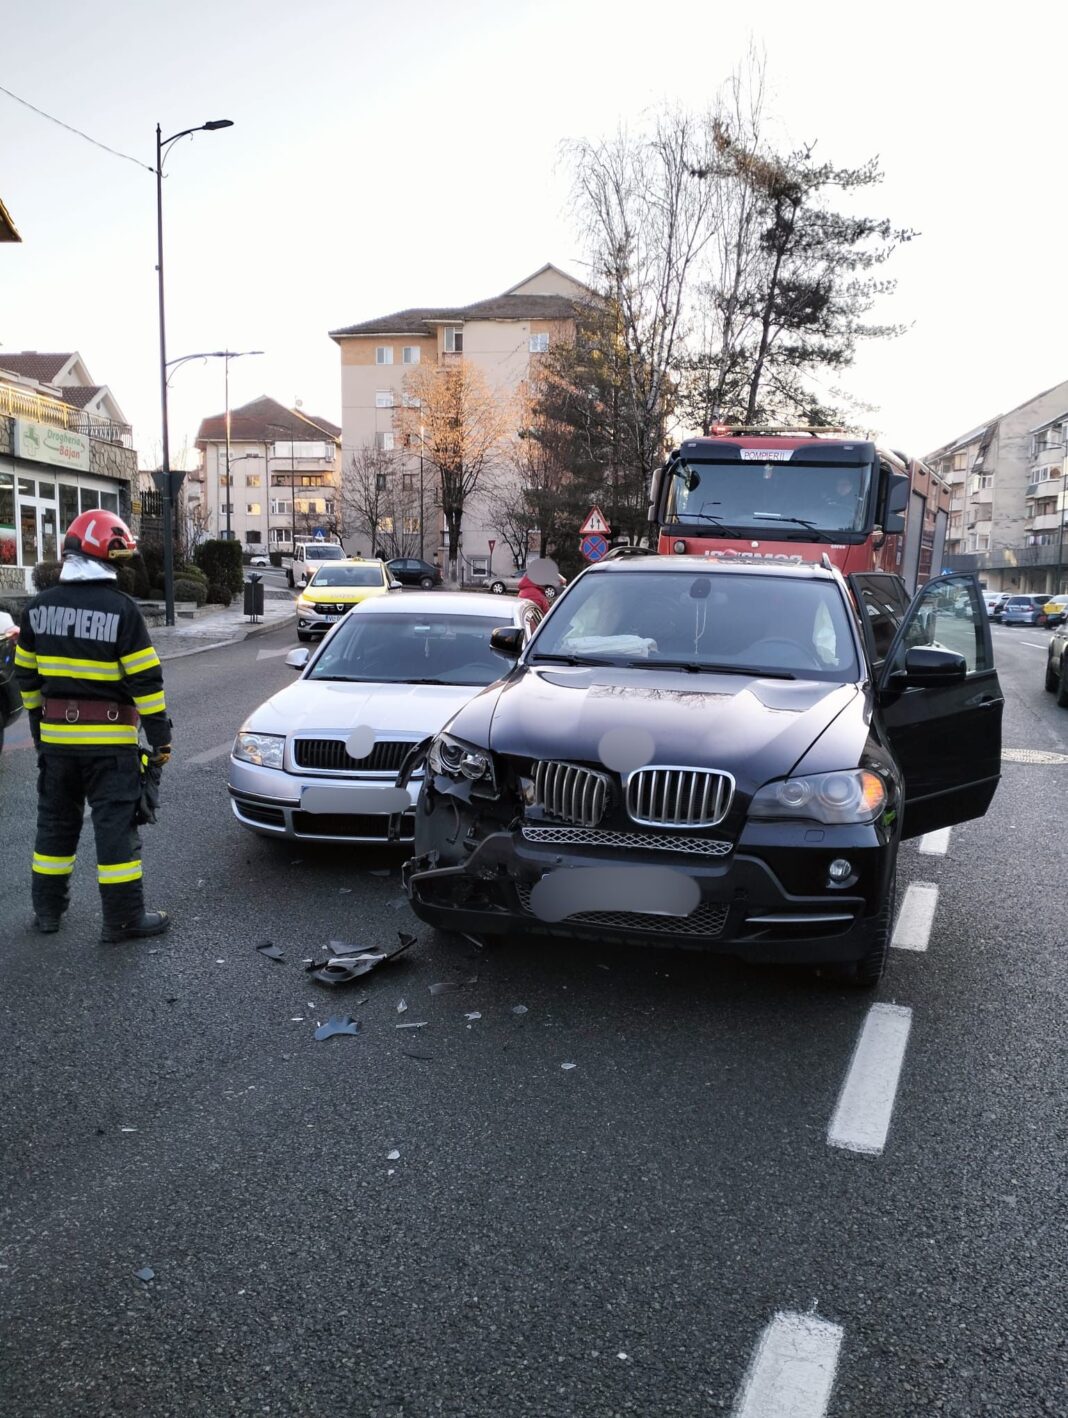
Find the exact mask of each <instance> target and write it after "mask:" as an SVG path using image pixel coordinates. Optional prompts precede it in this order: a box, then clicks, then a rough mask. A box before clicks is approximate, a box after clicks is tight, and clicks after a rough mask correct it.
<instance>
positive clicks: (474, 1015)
mask: <svg viewBox="0 0 1068 1418" xmlns="http://www.w3.org/2000/svg"><path fill="white" fill-rule="evenodd" d="M464 1018H465V1019H481V1018H482V1016H481V1014H479V1012H478V1010H477V1009H474V1010H472V1011H471V1013H470V1014H465V1015H464Z"/></svg>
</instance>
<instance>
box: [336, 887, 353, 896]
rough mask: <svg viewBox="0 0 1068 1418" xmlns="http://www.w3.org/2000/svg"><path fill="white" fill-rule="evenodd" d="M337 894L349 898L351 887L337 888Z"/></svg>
mask: <svg viewBox="0 0 1068 1418" xmlns="http://www.w3.org/2000/svg"><path fill="white" fill-rule="evenodd" d="M337 894H338V895H339V896H351V895H352V887H351V886H339V887H338V889H337Z"/></svg>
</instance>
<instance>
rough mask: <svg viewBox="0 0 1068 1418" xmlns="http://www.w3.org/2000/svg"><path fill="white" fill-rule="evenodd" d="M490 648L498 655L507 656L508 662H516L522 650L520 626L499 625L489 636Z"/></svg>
mask: <svg viewBox="0 0 1068 1418" xmlns="http://www.w3.org/2000/svg"><path fill="white" fill-rule="evenodd" d="M490 648H491V649H493V650H496V651H497V652H498V654H501V655H507V656H508V658H509V659H510V660H518V659H519V652H520V650H522V648H523V627H522V626H521V625H501V626H498V627H497V629H496V630H494V631H492V632H491V634H490Z"/></svg>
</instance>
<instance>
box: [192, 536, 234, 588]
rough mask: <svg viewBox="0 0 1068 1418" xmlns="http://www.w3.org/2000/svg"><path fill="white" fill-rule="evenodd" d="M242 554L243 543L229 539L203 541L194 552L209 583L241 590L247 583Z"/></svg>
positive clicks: (197, 562)
mask: <svg viewBox="0 0 1068 1418" xmlns="http://www.w3.org/2000/svg"><path fill="white" fill-rule="evenodd" d="M241 556H242V548H241V543H240V542H227V541H209V542H201V544H200V546H198V547H197V549H196V552H195V553H194V559H195V561H196V564H197V565H198V566H199V567H200V569H201V571H203V572H204V574H205V576H206V577H207V580H208V585H214V586H228V587H229V588H230V590H231V591H240V589H241V587H242V586H243V585H244V584H245V577H244V568H243V567H242V564H241Z"/></svg>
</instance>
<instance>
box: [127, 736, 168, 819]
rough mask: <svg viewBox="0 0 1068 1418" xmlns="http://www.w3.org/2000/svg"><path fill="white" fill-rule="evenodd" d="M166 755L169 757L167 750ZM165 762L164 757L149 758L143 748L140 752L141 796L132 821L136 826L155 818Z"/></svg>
mask: <svg viewBox="0 0 1068 1418" xmlns="http://www.w3.org/2000/svg"><path fill="white" fill-rule="evenodd" d="M167 757H170V753H169V751H168V755H167ZM165 762H166V759H162V760H161V759H159V758H158V757H154V758H150V757H149V756H148V754H147V753H145V752H144V750H142V752H141V797H140V800H139V801H138V804H137V811H136V813H135V814H134V821H135V822H136V823H137V825H138V827H141V826H144V825H145V824H146V823H148V824H152V823H154V822H155V820H156V809H157V808H158V807H159V787H160V782H161V780H162V778H163V764H164V763H165Z"/></svg>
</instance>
